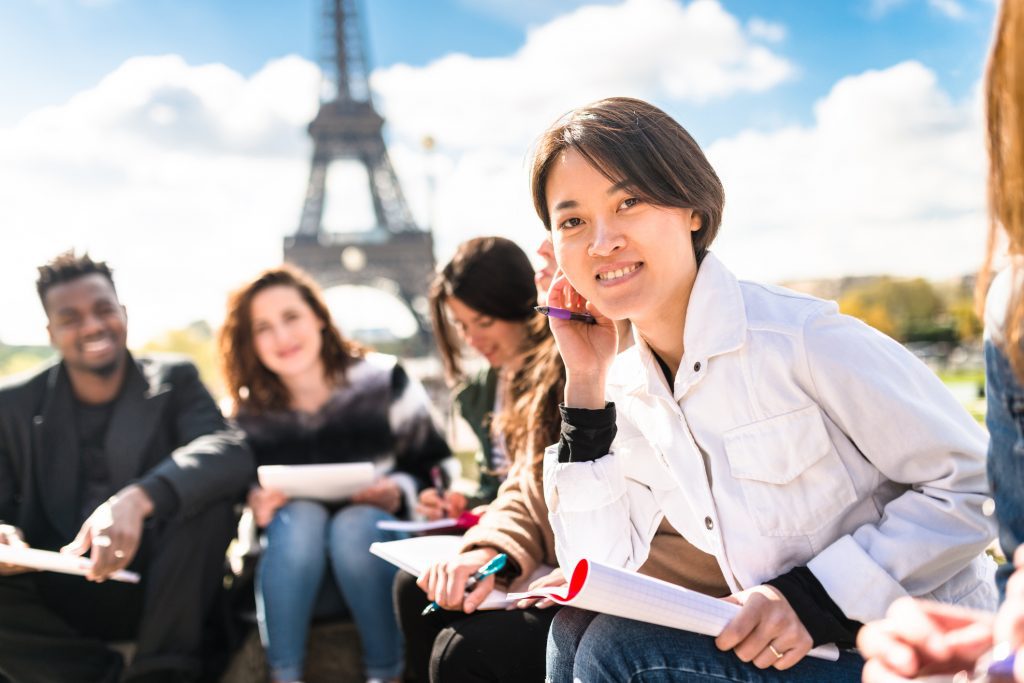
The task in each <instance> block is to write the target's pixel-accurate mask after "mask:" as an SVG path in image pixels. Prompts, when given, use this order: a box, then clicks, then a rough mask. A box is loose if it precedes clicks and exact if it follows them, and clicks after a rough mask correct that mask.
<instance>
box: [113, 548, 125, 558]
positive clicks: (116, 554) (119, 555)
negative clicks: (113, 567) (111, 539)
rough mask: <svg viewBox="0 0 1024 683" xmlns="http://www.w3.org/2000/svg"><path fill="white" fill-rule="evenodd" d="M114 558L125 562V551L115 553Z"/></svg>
mask: <svg viewBox="0 0 1024 683" xmlns="http://www.w3.org/2000/svg"><path fill="white" fill-rule="evenodd" d="M114 557H116V558H117V559H119V560H123V559H124V551H123V550H115V551H114Z"/></svg>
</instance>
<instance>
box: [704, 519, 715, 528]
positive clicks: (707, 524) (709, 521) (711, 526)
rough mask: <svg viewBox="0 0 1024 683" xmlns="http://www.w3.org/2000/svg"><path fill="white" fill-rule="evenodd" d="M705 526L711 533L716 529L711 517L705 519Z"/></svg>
mask: <svg viewBox="0 0 1024 683" xmlns="http://www.w3.org/2000/svg"><path fill="white" fill-rule="evenodd" d="M704 526H706V527H707V528H708V531H711V530H712V529H714V528H715V523H714V522H712V521H711V518H710V517H705V518H704Z"/></svg>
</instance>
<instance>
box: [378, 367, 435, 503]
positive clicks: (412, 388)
mask: <svg viewBox="0 0 1024 683" xmlns="http://www.w3.org/2000/svg"><path fill="white" fill-rule="evenodd" d="M391 396H392V400H391V405H390V406H389V408H388V422H389V424H390V425H391V431H392V434H393V435H394V438H395V442H394V443H395V468H394V471H392V472H391V473H390V475H389V478H390V479H391V481H393V482H394V483H395V484H396V485H397V486H398V487H399V488H400V489H401V491H402V496H403V499H404V508H405V509H406V510H408V511H412V510H415V509H416V503H417V498H418V494H419V492H420V491H422V490H423V489H425V488H426V487H428V486H430V485H431V480H430V470H431V468H432V467H434V466H435V465H437V464H438V463H440V462H441V461H442V460H444V459H445V458H447V457H449V456H450V455H451V449H450V448H449V447H448V442H447V441H445V439H444V436H442V435H441V431H440V430H439V429H438V428H437V425H436V423H435V422H434V417H433V415H432V414H431V412H430V399H429V397H428V396H427V392H426V390H425V389H424V388H423V385H422V384H420V383H419V381H417V380H416V379H415V378H413V377H410V376H409V374H408V373H406V371H405V369H404V368H403V367H402V366H401V365H398V364H396V365H395V367H394V369H393V370H392V373H391Z"/></svg>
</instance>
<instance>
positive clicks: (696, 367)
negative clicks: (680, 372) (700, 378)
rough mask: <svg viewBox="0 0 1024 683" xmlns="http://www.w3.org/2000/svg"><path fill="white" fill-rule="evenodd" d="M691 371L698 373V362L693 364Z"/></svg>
mask: <svg viewBox="0 0 1024 683" xmlns="http://www.w3.org/2000/svg"><path fill="white" fill-rule="evenodd" d="M693 371H694V372H700V361H697V362H696V363H694V364H693Z"/></svg>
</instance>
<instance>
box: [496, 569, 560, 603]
mask: <svg viewBox="0 0 1024 683" xmlns="http://www.w3.org/2000/svg"><path fill="white" fill-rule="evenodd" d="M565 583H566V581H565V575H564V574H563V573H562V568H561V567H555V569H554V571H552V572H551V573H550V574H546V575H545V576H542V577H540V578H539V579H537V580H536V581H534V582H533V583H531V584H530V585H529V586H528V587H527V588H526V590H528V591H532V590H536V589H538V588H547V587H549V586H564V585H565ZM553 604H555V601H554V600H552V599H551V598H523V599H522V600H519V601H518V602H516V604H515V605H512V606H511V607H509V609H527V608H529V607H536V608H537V609H545V608H546V607H551V605H553Z"/></svg>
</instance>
